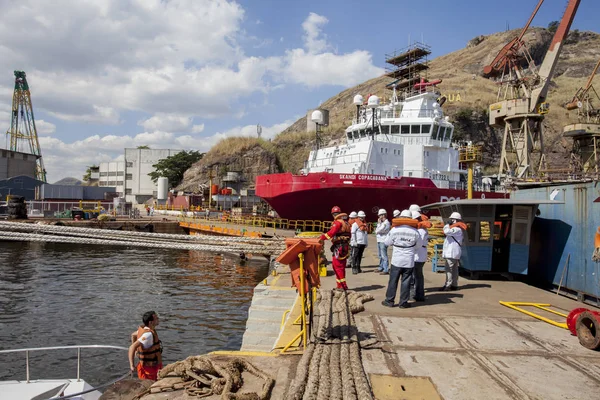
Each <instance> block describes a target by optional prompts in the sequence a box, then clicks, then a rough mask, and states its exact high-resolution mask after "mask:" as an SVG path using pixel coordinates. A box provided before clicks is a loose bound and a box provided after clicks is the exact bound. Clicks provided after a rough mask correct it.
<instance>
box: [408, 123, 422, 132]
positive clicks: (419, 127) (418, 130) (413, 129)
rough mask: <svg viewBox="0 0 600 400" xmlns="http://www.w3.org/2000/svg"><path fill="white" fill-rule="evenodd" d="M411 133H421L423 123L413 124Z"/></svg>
mask: <svg viewBox="0 0 600 400" xmlns="http://www.w3.org/2000/svg"><path fill="white" fill-rule="evenodd" d="M410 133H413V134H414V133H421V125H411V126H410Z"/></svg>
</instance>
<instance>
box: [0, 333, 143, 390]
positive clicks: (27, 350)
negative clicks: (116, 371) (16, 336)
mask: <svg viewBox="0 0 600 400" xmlns="http://www.w3.org/2000/svg"><path fill="white" fill-rule="evenodd" d="M75 349H76V350H77V376H76V379H77V382H79V381H80V380H81V349H111V350H124V351H128V350H129V349H128V348H127V347H121V346H109V345H77V346H53V347H35V348H24V349H10V350H0V355H2V354H15V353H21V354H23V356H24V357H25V382H24V383H23V384H28V383H30V382H31V381H32V379H31V374H30V368H29V364H30V363H29V356H30V354H31V353H36V352H48V351H64V350H75ZM130 375H131V372H130V371H129V370H127V373H125V374H124V375H122V376H120V377H118V378H116V379H113V380H111V381H110V382H107V383H103V384H101V385H98V386H95V387H93V388H92V389H88V390H84V391H81V392H78V393H73V394H69V395H67V396H60V397H53V398H51V399H49V400H54V399H58V398H60V399H68V398H73V397H77V396H81V395H83V394H86V393H90V392H94V391H97V390H98V389H103V388H105V387H108V386H110V385H113V384H115V383H116V382H119V381H121V380H123V379H125V378H127V377H129V376H130Z"/></svg>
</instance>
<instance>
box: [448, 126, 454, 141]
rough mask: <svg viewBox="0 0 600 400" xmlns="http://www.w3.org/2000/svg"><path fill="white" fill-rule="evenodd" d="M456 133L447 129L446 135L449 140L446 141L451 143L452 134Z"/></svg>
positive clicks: (451, 129)
mask: <svg viewBox="0 0 600 400" xmlns="http://www.w3.org/2000/svg"><path fill="white" fill-rule="evenodd" d="M448 131H449V132H448ZM453 132H454V129H453V128H447V129H446V133H447V134H448V138H447V139H446V140H448V141H449V142H450V141H452V133H453Z"/></svg>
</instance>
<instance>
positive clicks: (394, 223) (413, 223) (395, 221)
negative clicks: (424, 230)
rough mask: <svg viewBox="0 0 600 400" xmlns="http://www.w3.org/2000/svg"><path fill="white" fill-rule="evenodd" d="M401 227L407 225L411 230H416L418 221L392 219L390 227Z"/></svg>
mask: <svg viewBox="0 0 600 400" xmlns="http://www.w3.org/2000/svg"><path fill="white" fill-rule="evenodd" d="M401 225H408V226H411V227H413V228H418V227H419V221H417V220H416V219H412V218H405V217H404V218H394V219H392V227H396V226H401Z"/></svg>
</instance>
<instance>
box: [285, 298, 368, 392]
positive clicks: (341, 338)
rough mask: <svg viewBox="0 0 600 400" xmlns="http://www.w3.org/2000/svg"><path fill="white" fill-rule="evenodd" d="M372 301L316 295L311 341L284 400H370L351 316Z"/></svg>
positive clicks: (356, 334) (354, 325) (356, 333)
mask: <svg viewBox="0 0 600 400" xmlns="http://www.w3.org/2000/svg"><path fill="white" fill-rule="evenodd" d="M370 300H373V296H371V295H369V294H366V293H358V292H352V291H348V292H343V291H338V290H334V291H326V290H319V291H318V292H317V303H316V307H315V311H314V314H313V326H314V329H313V335H314V336H313V337H312V338H311V341H310V343H309V344H308V346H307V348H306V350H305V351H304V354H303V356H302V358H301V359H300V362H299V363H298V367H297V369H296V376H295V378H294V380H293V381H292V382H291V384H290V387H289V389H288V393H287V397H286V399H287V400H321V399H331V400H359V399H360V400H372V399H373V394H372V392H371V387H370V386H369V382H368V380H367V377H366V374H365V372H364V369H363V366H362V360H361V354H360V345H359V338H358V329H357V327H356V322H355V321H354V315H353V314H354V313H356V312H360V311H362V310H364V306H363V303H364V302H365V301H370Z"/></svg>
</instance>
